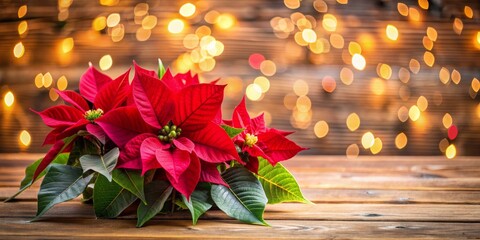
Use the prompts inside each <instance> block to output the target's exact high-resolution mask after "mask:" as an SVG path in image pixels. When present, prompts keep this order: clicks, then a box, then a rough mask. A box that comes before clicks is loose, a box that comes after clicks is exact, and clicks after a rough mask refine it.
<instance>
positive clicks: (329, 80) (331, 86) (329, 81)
mask: <svg viewBox="0 0 480 240" xmlns="http://www.w3.org/2000/svg"><path fill="white" fill-rule="evenodd" d="M322 88H323V90H324V91H325V92H328V93H332V92H333V91H335V89H336V88H337V82H336V81H335V79H334V78H333V77H331V76H325V77H324V78H323V79H322Z"/></svg>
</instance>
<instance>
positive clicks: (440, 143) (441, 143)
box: [438, 138, 450, 153]
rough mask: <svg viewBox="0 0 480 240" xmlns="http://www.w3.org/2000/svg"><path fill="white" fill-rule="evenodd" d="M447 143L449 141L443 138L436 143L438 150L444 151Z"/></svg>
mask: <svg viewBox="0 0 480 240" xmlns="http://www.w3.org/2000/svg"><path fill="white" fill-rule="evenodd" d="M449 145H450V143H449V142H448V139H446V138H444V139H442V140H440V142H439V143H438V149H439V150H440V152H442V153H445V151H446V150H447V147H448V146H449Z"/></svg>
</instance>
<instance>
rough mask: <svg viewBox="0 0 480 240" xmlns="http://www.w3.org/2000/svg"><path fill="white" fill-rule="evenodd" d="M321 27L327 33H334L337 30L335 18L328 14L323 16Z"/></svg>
mask: <svg viewBox="0 0 480 240" xmlns="http://www.w3.org/2000/svg"><path fill="white" fill-rule="evenodd" d="M322 27H323V28H324V29H325V30H327V31H329V32H334V31H335V30H337V18H336V17H335V16H334V15H332V14H329V13H327V14H325V15H323V20H322Z"/></svg>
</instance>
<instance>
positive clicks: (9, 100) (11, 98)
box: [3, 91, 15, 107]
mask: <svg viewBox="0 0 480 240" xmlns="http://www.w3.org/2000/svg"><path fill="white" fill-rule="evenodd" d="M3 102H4V103H5V105H6V106H7V107H11V106H12V105H13V103H14V102H15V96H13V93H12V92H11V91H8V92H7V93H6V94H5V96H4V97H3Z"/></svg>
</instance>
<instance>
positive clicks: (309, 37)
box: [302, 28, 317, 43]
mask: <svg viewBox="0 0 480 240" xmlns="http://www.w3.org/2000/svg"><path fill="white" fill-rule="evenodd" d="M302 38H303V40H305V42H307V43H314V42H316V41H317V34H316V33H315V31H313V30H312V29H309V28H306V29H303V31H302Z"/></svg>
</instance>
